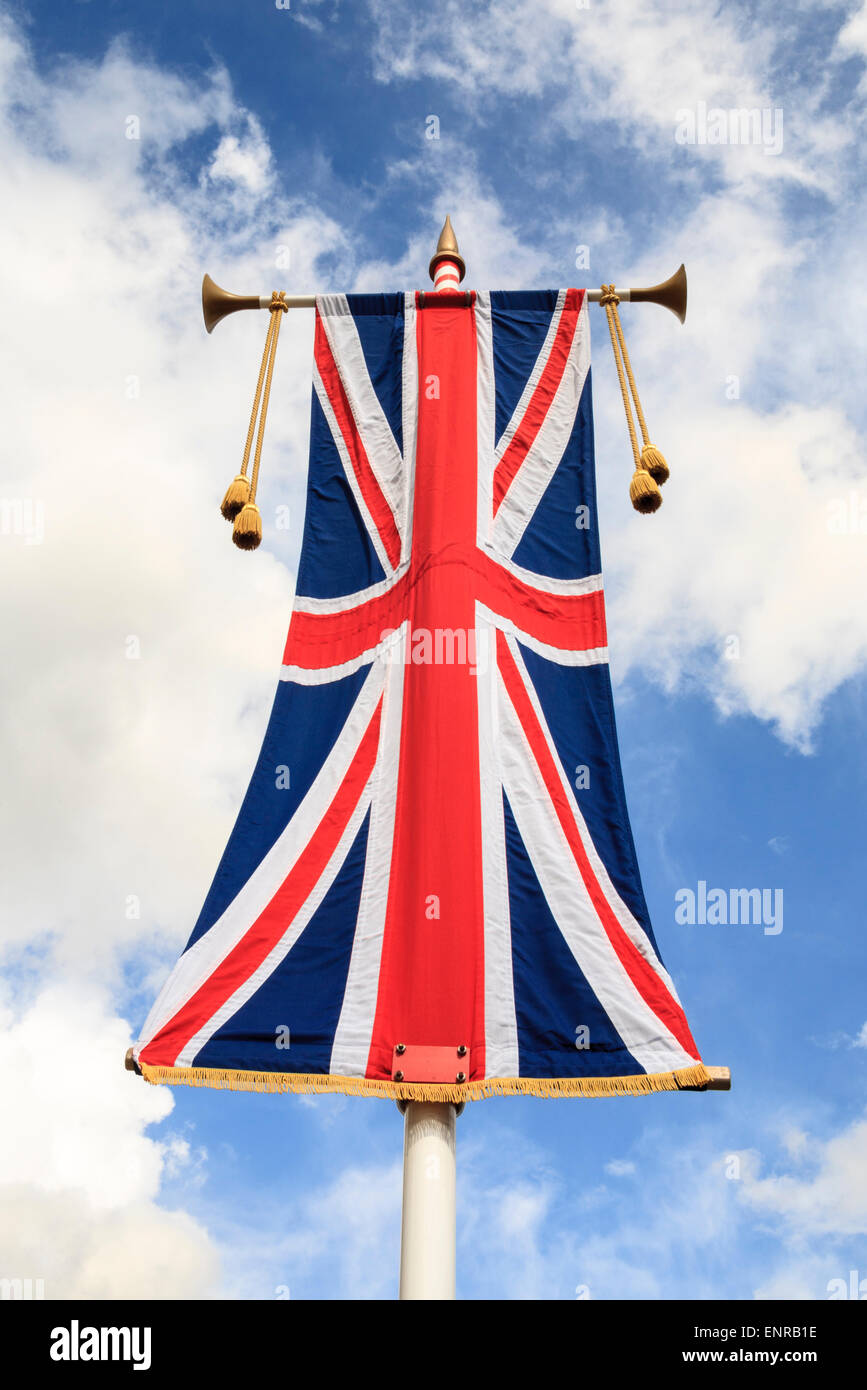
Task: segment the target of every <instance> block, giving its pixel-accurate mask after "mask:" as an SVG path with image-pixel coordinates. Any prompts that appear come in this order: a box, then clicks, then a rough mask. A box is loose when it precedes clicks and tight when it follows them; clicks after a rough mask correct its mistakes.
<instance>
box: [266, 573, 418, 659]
mask: <svg viewBox="0 0 867 1390" xmlns="http://www.w3.org/2000/svg"><path fill="white" fill-rule="evenodd" d="M408 579H409V575H408V573H407V574H403V575H401V577H400V579H399V580H398V581H397V583H396V584H393V585H392V587H391V588H390V589H387V590H386V592H385V593H383V594H378V595H377V596H376V598H369V599H366V600H365V601H364V602H363V603H358V604H355V605H354V606H353V607H351V608H342V609H340V610H339V611H338V612H337V613H304V612H301V611H299V610H298V609H296V610H295V612H294V613H293V614H292V617H291V619H290V622H289V633H288V636H287V638H286V646H285V648H284V650H283V664H284V666H301V667H303V668H305V669H306V670H310V671H317V670H325V669H327V668H328V667H331V666H341V665H343V663H344V662H345V661H352V660H354V658H355V657H357V656H361V654H362V653H363V652H367V651H370V650H371V649H372V648H373V647H375V646H377V645H378V644H379V643H380V642H381V641H382V639H383V636H384V634H386V633H388V632H393V631H394V630H395V628H398V627H400V625H401V623H402V622H403V620H404V618H405V617H406V613H407V605H406V596H407V587H408ZM350 597H351V595H350ZM347 601H348V600H347Z"/></svg>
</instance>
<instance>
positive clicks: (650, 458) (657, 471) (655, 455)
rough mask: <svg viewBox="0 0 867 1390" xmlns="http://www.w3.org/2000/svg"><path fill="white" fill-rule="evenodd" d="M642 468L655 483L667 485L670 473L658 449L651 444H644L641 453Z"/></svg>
mask: <svg viewBox="0 0 867 1390" xmlns="http://www.w3.org/2000/svg"><path fill="white" fill-rule="evenodd" d="M641 463H642V467H644V468H646V469H647V471H648V473H649V474H650V476H651V478H653V480H654V482H657V483H660V484H661V483H667V482H668V479H669V476H670V472H669V467H668V464H667V463H666V461H665V459H664V458H663V457H662V454H661V453H660V452H659V450H658V449H655V448H654V446H653V445H652V444H645V446H644V448H643V449H642V451H641Z"/></svg>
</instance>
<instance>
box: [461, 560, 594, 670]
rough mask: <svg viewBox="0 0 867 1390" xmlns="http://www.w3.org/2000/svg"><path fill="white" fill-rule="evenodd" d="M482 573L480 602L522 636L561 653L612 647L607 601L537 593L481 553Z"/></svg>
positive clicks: (579, 596)
mask: <svg viewBox="0 0 867 1390" xmlns="http://www.w3.org/2000/svg"><path fill="white" fill-rule="evenodd" d="M478 553H479V557H480V561H481V565H482V572H481V575H480V578H481V583H480V585H479V598H480V599H481V601H482V603H484V604H486V605H487V607H488V608H491V609H492V610H493V611H494V612H495V613H498V614H499V615H500V617H502V618H508V619H509V620H510V621H511V622H513V623H514V624H515V626H516V627H517V628H519V629H520V630H521V632H525V633H526V634H527V635H528V636H529V637H535V638H536V640H537V641H538V642H545V643H547V645H548V646H550V647H556V648H557V649H558V650H560V651H594V650H596V649H598V648H599V647H605V646H607V644H608V636H607V631H606V626H605V599H604V597H603V594H602V590H601V589H594V590H592V591H591V592H590V593H589V594H551V593H547V592H546V591H545V590H544V589H534V588H533V587H532V585H530V584H528V583H527V582H526V581H525V580H523V579H518V578H517V577H516V576H515V575H513V574H510V572H509V571H508V570H507V569H506V568H505V566H503V565H499V564H497V563H496V561H494V560H492V559H491V558H490V557H489V556H488V555H485V554H483V553H482V552H481V551H480V552H478Z"/></svg>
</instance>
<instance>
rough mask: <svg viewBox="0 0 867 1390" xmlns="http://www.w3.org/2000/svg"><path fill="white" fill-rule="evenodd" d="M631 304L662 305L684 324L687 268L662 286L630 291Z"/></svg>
mask: <svg viewBox="0 0 867 1390" xmlns="http://www.w3.org/2000/svg"><path fill="white" fill-rule="evenodd" d="M629 302H630V304H642V303H643V304H661V305H662V306H663V308H664V309H670V310H671V312H672V313H673V314H676V315H677V317H678V318H679V319H680V321H681V323H683V321H684V319H685V318H686V267H685V266H681V267H680V269H679V270H676V271H675V272H674V274H673V275H672V276H671V277H670V278H669V279H668V280H663V282H662V284H661V285H651V286H650V288H649V289H646V290H630V291H629Z"/></svg>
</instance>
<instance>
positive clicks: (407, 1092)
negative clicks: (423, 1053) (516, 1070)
mask: <svg viewBox="0 0 867 1390" xmlns="http://www.w3.org/2000/svg"><path fill="white" fill-rule="evenodd" d="M140 1066H141V1071H142V1075H143V1076H144V1079H145V1081H148V1082H150V1084H151V1085H152V1086H209V1087H211V1088H212V1089H213V1090H217V1091H263V1092H271V1093H278V1094H284V1093H290V1094H291V1093H293V1092H294V1093H298V1094H307V1095H309V1094H311V1093H312V1094H325V1093H327V1092H337V1093H338V1094H341V1095H346V1096H380V1097H384V1098H385V1099H389V1100H426V1101H440V1102H443V1103H446V1104H448V1103H449V1102H451V1103H452V1104H455V1105H457V1104H459V1103H460V1102H461V1101H464V1100H483V1099H485V1097H487V1096H514V1095H525V1096H543V1097H547V1098H549V1099H556V1098H557V1097H558V1096H561V1097H565V1096H644V1095H651V1094H653V1093H654V1092H658V1091H684V1090H690V1091H692V1090H701V1089H703V1088H704V1087H706V1086H707V1085H708V1084H709V1082H710V1081H711V1075H710V1072H709V1071H708V1070H707V1068H706V1067H705V1066H704V1065H703V1064H702V1063H701V1062H699V1063H697V1064H696V1065H695V1066H693V1067H681V1068H679V1069H678V1070H677V1071H659V1072H644V1073H642V1074H641V1075H639V1076H564V1077H552V1078H545V1077H534V1076H492V1077H488V1078H486V1079H485V1080H482V1081H466V1082H464V1083H463V1085H442V1084H439V1083H438V1082H427V1081H391V1080H376V1079H375V1078H372V1077H365V1076H337V1075H332V1074H330V1073H329V1074H327V1075H325V1074H320V1073H304V1072H290V1071H225V1070H222V1069H220V1068H218V1067H152V1066H149V1065H148V1063H147V1062H141V1063H140Z"/></svg>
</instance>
